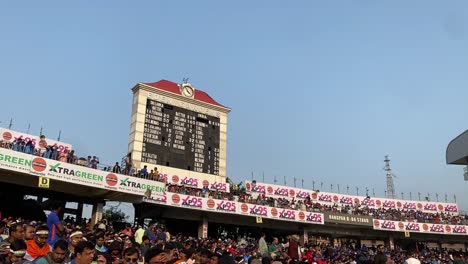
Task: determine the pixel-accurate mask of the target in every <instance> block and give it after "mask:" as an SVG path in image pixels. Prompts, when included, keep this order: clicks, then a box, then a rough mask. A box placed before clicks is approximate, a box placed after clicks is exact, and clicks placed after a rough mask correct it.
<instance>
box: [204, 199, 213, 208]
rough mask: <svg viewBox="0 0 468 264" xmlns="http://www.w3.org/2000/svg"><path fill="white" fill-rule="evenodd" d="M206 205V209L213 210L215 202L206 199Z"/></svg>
mask: <svg viewBox="0 0 468 264" xmlns="http://www.w3.org/2000/svg"><path fill="white" fill-rule="evenodd" d="M206 205H207V206H208V208H210V209H213V208H214V207H215V202H214V201H213V199H208V201H206Z"/></svg>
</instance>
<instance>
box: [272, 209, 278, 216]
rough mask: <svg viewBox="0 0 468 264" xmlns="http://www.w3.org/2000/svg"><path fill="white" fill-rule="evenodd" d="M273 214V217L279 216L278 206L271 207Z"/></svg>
mask: <svg viewBox="0 0 468 264" xmlns="http://www.w3.org/2000/svg"><path fill="white" fill-rule="evenodd" d="M271 215H272V216H273V217H277V216H278V210H276V208H271Z"/></svg>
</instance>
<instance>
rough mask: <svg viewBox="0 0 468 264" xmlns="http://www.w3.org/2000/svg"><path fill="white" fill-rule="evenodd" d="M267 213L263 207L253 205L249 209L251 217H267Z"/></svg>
mask: <svg viewBox="0 0 468 264" xmlns="http://www.w3.org/2000/svg"><path fill="white" fill-rule="evenodd" d="M267 213H268V211H267V208H266V207H265V206H257V205H254V206H253V207H252V208H250V214H251V215H260V216H267Z"/></svg>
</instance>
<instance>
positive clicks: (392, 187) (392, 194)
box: [384, 155, 395, 199]
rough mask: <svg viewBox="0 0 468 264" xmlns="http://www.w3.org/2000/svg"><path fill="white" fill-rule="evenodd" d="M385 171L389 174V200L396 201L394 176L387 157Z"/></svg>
mask: <svg viewBox="0 0 468 264" xmlns="http://www.w3.org/2000/svg"><path fill="white" fill-rule="evenodd" d="M384 162H385V171H386V172H387V198H389V199H395V185H394V184H393V174H392V169H391V168H390V159H388V155H387V156H385V160H384Z"/></svg>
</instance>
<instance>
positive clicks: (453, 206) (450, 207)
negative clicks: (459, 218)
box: [445, 205, 458, 212]
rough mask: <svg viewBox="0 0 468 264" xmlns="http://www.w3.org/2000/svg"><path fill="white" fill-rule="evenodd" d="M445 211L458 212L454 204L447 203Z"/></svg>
mask: <svg viewBox="0 0 468 264" xmlns="http://www.w3.org/2000/svg"><path fill="white" fill-rule="evenodd" d="M445 211H446V212H458V208H457V206H456V205H447V206H445Z"/></svg>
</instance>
